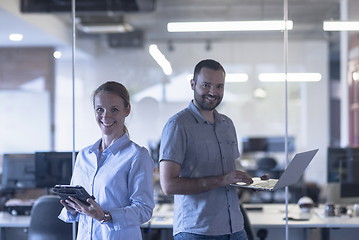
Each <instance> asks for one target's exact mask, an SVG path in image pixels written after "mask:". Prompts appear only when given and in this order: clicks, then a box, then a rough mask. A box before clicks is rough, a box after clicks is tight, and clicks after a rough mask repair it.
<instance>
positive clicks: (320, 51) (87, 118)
mask: <svg viewBox="0 0 359 240" xmlns="http://www.w3.org/2000/svg"><path fill="white" fill-rule="evenodd" d="M21 2H23V1H18V2H17V1H11V0H5V1H2V3H0V19H7V21H5V20H4V21H0V32H1V33H2V34H3V35H2V36H3V37H2V39H5V38H6V39H7V38H8V35H9V34H10V33H12V32H9V28H8V26H9V25H12V26H14V28H13V30H14V32H13V33H19V32H20V31H21V30H23V31H24V36H23V41H10V40H9V41H8V40H6V41H5V40H1V41H4V42H0V44H1V48H0V53H1V54H0V61H1V64H0V68H1V69H0V110H1V118H0V132H1V133H2V134H1V135H0V138H1V139H0V154H5V153H34V152H35V151H71V150H73V149H72V148H73V133H72V128H73V127H74V128H75V136H74V137H75V138H74V139H75V150H76V151H78V150H80V149H81V148H83V147H85V146H87V145H90V144H92V143H93V142H95V141H96V140H97V139H98V138H100V131H99V129H98V127H97V125H96V123H95V120H94V114H93V109H92V105H91V104H92V103H91V94H92V91H93V90H94V89H95V88H96V87H97V86H98V85H100V84H101V83H103V82H105V81H109V80H115V81H119V82H122V83H123V84H124V85H125V86H126V87H127V88H128V89H129V90H130V93H131V97H132V112H131V115H130V117H129V118H128V121H127V123H126V124H127V127H128V129H129V132H130V136H131V138H132V139H133V140H134V141H135V142H137V143H139V144H141V145H143V146H145V147H147V148H149V149H153V150H156V148H157V146H158V142H159V140H160V135H161V131H162V128H163V126H164V124H165V122H166V121H167V119H168V118H169V117H170V116H171V115H173V114H174V113H176V112H177V111H179V110H181V109H182V108H184V107H186V106H187V105H188V103H189V101H190V100H191V98H192V91H191V88H190V84H189V79H190V78H191V74H192V71H193V68H194V66H195V64H196V63H197V62H198V61H200V60H202V59H205V58H213V59H216V60H218V61H219V62H221V63H222V64H223V66H224V68H225V69H226V72H227V76H230V75H231V74H245V76H246V77H245V79H244V80H241V79H239V78H238V75H237V79H236V78H235V79H234V80H233V81H232V80H230V79H229V77H228V78H227V82H226V86H225V97H224V100H223V103H222V104H221V105H220V107H219V109H218V110H219V111H220V112H222V113H224V114H226V115H228V116H229V117H231V119H232V120H233V122H234V124H235V126H236V131H237V134H238V139H239V143H238V144H239V147H241V146H242V144H241V139H242V138H248V137H253V138H255V137H268V138H270V137H273V136H275V137H283V136H284V135H285V133H286V132H285V130H286V128H285V126H288V129H287V130H288V135H289V136H291V137H293V138H294V139H295V141H294V142H295V146H294V147H295V149H296V151H304V150H309V149H314V148H319V149H320V151H319V152H318V154H317V156H316V158H315V159H314V161H313V162H312V163H311V165H310V166H309V167H308V170H307V171H306V175H305V176H304V178H305V180H306V181H309V182H315V183H316V184H319V185H325V183H326V172H325V167H323V166H326V159H327V155H326V154H327V153H326V149H327V147H328V146H329V145H340V142H341V140H342V139H341V135H342V136H344V137H342V138H345V136H346V135H348V134H349V133H345V134H344V133H343V131H342V132H341V131H340V130H339V129H348V132H351V131H354V132H357V124H356V122H355V119H356V116H357V114H356V113H357V111H356V112H353V113H352V115H350V116H351V119H354V120H352V122H351V124H349V120H348V121H346V119H345V118H344V120H343V119H340V118H339V117H338V116H339V115H340V113H341V112H342V108H340V101H344V100H343V99H346V98H347V96H346V95H343V92H344V93H345V91H344V90H343V88H345V86H343V85H341V84H342V83H341V81H343V76H342V75H341V70H340V64H344V63H343V61H342V60H343V59H341V58H340V57H341V55H340V54H341V52H343V51H346V50H347V49H343V48H342V47H341V46H342V44H343V42H341V41H340V39H343V38H340V34H339V33H338V32H326V31H324V30H323V26H322V24H323V21H325V20H332V19H334V20H336V19H340V18H341V13H340V10H341V6H340V2H339V1H337V0H330V1H290V2H289V6H288V10H289V11H288V20H291V21H293V29H291V30H289V31H288V38H287V39H285V37H284V32H283V31H253V32H250V31H239V32H192V33H170V32H168V31H167V26H166V24H167V23H168V22H175V21H219V20H222V21H262V20H283V18H284V13H283V12H284V3H285V1H282V0H271V1H264V0H262V1H259V0H258V1H253V0H251V1H246V0H242V1H232V0H230V1H225V2H222V1H208V0H201V1H190V0H185V1H184V0H182V1H176V0H157V1H153V2H152V1H148V3H149V4H150V5H147V6H138V8H137V9H131V11H130V10H129V9H125V10H123V9H122V10H115V11H102V12H101V11H100V12H99V11H94V12H92V10H88V11H81V10H79V11H78V12H76V19H75V20H74V21H75V22H76V45H75V46H76V62H75V82H74V83H75V91H74V93H75V94H74V95H73V92H72V80H73V76H72V63H73V62H72V54H71V53H72V52H71V47H72V42H71V36H72V29H71V27H72V25H71V24H72V21H73V20H72V19H71V13H70V12H69V11H68V10H66V11H64V10H61V11H59V10H53V11H52V12H41V13H40V12H36V11H40V10H36V11H34V10H32V11H26V10H24V9H22V8H21V6H22V5H21V4H20V3H21ZM24 2H26V3H27V4H31V3H32V2H33V3H35V2H36V1H24ZM38 2H40V3H41V2H46V1H38ZM83 2H84V1H80V3H83ZM134 2H135V1H134ZM142 2H145V1H142ZM151 3H153V5H151ZM357 5H358V4H357V3H356V2H355V1H354V0H349V1H348V7H347V11H348V19H349V20H351V19H355V18H354V16H355V11H354V10H353V9H359V8H358V6H357ZM151 6H152V7H151ZM22 7H24V6H22ZM342 7H343V6H342ZM105 23H106V24H107V25H106V26H107V30H106V28H105V27H106V26H105V27H103V28H100V29H99V28H97V30H96V28H95V27H96V26H97V27H99V26H104V25H105ZM110 26H112V27H113V26H117V29H120V27H122V28H121V29H122V30H123V31H125V32H116V33H115V32H113V29H110V28H109V27H110ZM15 30H16V31H15ZM25 30H26V31H25ZM348 34H349V36H352V35H353V33H351V32H348ZM348 39H349V40H348V42H349V41H350V43H351V45H350V50H351V51H350V55H349V56H348V59H350V60H351V61H352V62H353V64H352V67H351V70H350V71H351V76H354V77H353V78H352V79H353V82H352V84H353V85H354V86H356V87H357V86H358V84H357V81H358V80H356V78H355V76H356V75H355V74H354V73H355V72H357V65H358V64H357V62H358V61H357V59H358V54H357V48H358V41H357V40H355V37H350V38H348ZM348 42H347V43H348ZM151 44H155V45H157V47H158V49H159V50H160V51H161V52H162V53H163V55H164V56H165V57H166V58H167V59H168V61H169V62H170V63H171V66H172V70H173V71H172V74H170V75H166V74H164V72H163V71H162V69H161V68H160V66H159V65H158V64H157V63H156V62H155V60H154V59H153V58H152V57H151V55H150V54H149V46H150V45H151ZM286 46H287V47H286ZM55 51H57V52H56V54H55V55H54V53H55ZM348 59H344V62H346V61H347V60H348ZM285 72H287V73H288V74H287V80H288V84H287V88H286V86H285V84H284V82H283V81H282V80H283V75H273V74H283V73H285ZM293 74H302V75H299V77H298V76H295V75H293ZM303 74H304V75H303ZM306 74H308V75H306ZM310 74H313V75H310ZM234 76H236V75H234ZM312 77H313V78H312ZM292 80H293V81H292ZM339 86H341V89H340V90H338V89H339ZM354 93H355V91H354V92H353V94H354ZM73 98H74V103H75V105H74V113H75V116H74V119H75V121H74V122H73V105H72V103H73V102H72V101H73ZM353 99H355V101H356V102H354V103H352V104H354V105H351V106H352V107H354V108H355V106H356V105H355V104H357V96H353ZM347 107H348V108H349V105H347ZM356 109H357V108H356ZM286 117H287V119H286ZM348 117H349V114H348ZM73 124H74V126H73ZM286 124H287V125H286ZM342 125H345V126H347V128H343V127H342ZM349 128H353V129H349ZM355 129H356V130H355ZM357 135H358V134H356V135H353V136H352V139H353V140H351V141H352V142H353V143H354V144H357V141H356V140H355V138H356V137H357ZM265 154H266V155H268V154H270V155H271V156H273V157H275V158H276V160H277V161H278V165H279V166H280V167H281V168H284V167H285V160H286V156H284V155H283V154H282V155H278V154H276V153H268V152H266V153H265ZM262 156H263V155H258V156H255V158H259V157H262ZM291 156H292V155H291V154H290V155H289V157H291ZM242 157H243V158H244V159H245V158H246V156H245V155H244V156H242ZM247 160H248V159H247ZM249 160H250V159H249ZM249 162H250V161H249ZM250 166H252V167H253V166H254V167H255V165H250V163H248V167H250Z"/></svg>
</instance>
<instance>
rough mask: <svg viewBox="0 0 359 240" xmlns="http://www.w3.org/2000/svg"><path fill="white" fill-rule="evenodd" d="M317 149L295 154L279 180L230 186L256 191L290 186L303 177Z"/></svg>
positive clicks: (257, 180)
mask: <svg viewBox="0 0 359 240" xmlns="http://www.w3.org/2000/svg"><path fill="white" fill-rule="evenodd" d="M317 152H318V149H314V150H310V151H306V152H301V153H297V154H295V156H294V158H293V159H292V161H291V162H290V163H289V165H288V167H287V168H286V169H285V170H284V172H283V173H282V175H281V177H280V178H279V180H277V179H268V180H260V178H253V183H252V184H244V183H241V182H239V183H235V184H231V185H232V186H237V187H244V188H251V189H257V190H266V191H274V190H277V189H280V188H283V187H286V186H290V185H293V184H295V183H296V182H298V181H299V178H300V177H301V176H302V175H303V173H304V171H305V169H306V168H307V167H308V165H309V163H310V162H311V161H312V159H313V158H314V156H315V154H316V153H317Z"/></svg>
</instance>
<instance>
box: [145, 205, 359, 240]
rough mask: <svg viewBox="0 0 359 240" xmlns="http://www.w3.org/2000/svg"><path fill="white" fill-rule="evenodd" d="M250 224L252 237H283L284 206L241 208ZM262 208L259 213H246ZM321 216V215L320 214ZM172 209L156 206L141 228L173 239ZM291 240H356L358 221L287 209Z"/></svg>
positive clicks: (319, 210) (249, 206) (292, 208)
mask: <svg viewBox="0 0 359 240" xmlns="http://www.w3.org/2000/svg"><path fill="white" fill-rule="evenodd" d="M243 206H244V207H245V208H246V209H247V215H248V218H249V220H250V222H251V225H252V228H253V230H254V231H253V232H254V235H255V237H256V232H257V231H258V230H260V229H266V230H267V231H268V236H267V238H266V240H272V239H273V240H278V239H284V237H285V224H286V220H285V219H284V218H285V210H286V208H285V205H284V204H244V205H243ZM258 207H261V208H262V210H260V211H258V210H255V211H254V210H248V209H250V208H258ZM321 213H322V214H321ZM172 216H173V205H172V204H161V205H156V207H155V209H154V211H153V217H152V219H151V220H150V221H149V222H147V223H145V224H143V225H142V227H143V228H148V229H163V230H164V231H163V232H162V234H161V235H162V237H161V239H163V240H167V239H172V238H171V237H169V236H171V235H170V233H171V232H172V224H173V218H172ZM288 217H291V218H293V219H294V220H288V228H289V236H290V240H297V239H298V240H311V239H312V240H329V239H330V240H342V239H349V240H351V239H353V240H354V239H357V236H359V218H350V217H325V216H324V206H320V207H319V208H317V209H313V211H311V213H301V211H300V209H299V207H298V205H296V204H289V205H288Z"/></svg>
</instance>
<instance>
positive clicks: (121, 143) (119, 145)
mask: <svg viewBox="0 0 359 240" xmlns="http://www.w3.org/2000/svg"><path fill="white" fill-rule="evenodd" d="M101 141H102V139H99V140H97V141H96V142H95V143H94V144H93V145H92V146H91V148H90V150H89V153H92V152H95V153H97V152H98V151H99V147H100V144H101ZM129 142H130V139H129V137H128V134H126V133H125V134H123V135H122V136H121V137H120V138H119V139H117V140H116V141H114V142H113V143H112V144H111V146H109V147H108V148H107V149H106V150H108V151H110V152H111V153H112V154H113V155H115V154H117V153H118V152H119V151H120V150H121V149H123V148H124V147H125V146H126V145H127V144H128V143H129ZM106 150H105V151H106Z"/></svg>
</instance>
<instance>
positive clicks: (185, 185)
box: [160, 160, 253, 195]
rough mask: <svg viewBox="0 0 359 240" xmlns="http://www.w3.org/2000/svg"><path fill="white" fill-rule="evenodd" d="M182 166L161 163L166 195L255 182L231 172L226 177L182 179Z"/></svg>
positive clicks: (235, 171)
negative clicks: (236, 183)
mask: <svg viewBox="0 0 359 240" xmlns="http://www.w3.org/2000/svg"><path fill="white" fill-rule="evenodd" d="M180 171H181V165H179V164H178V163H175V162H173V161H168V160H162V161H161V162H160V182H161V187H162V190H163V192H164V193H165V194H166V195H174V194H180V195H190V194H198V193H202V192H206V191H209V190H212V189H214V188H218V187H224V186H227V185H229V184H231V183H235V182H245V183H248V184H249V183H252V182H253V180H252V179H251V178H250V177H249V176H248V175H247V173H245V172H242V171H237V170H234V171H231V172H229V173H228V174H226V175H224V176H212V177H203V178H184V177H180V176H179V175H180Z"/></svg>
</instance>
